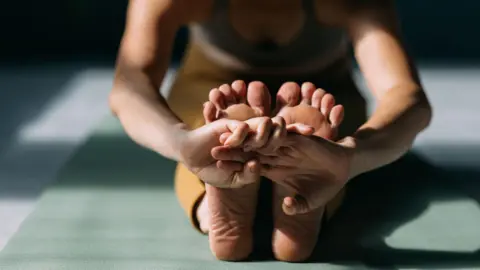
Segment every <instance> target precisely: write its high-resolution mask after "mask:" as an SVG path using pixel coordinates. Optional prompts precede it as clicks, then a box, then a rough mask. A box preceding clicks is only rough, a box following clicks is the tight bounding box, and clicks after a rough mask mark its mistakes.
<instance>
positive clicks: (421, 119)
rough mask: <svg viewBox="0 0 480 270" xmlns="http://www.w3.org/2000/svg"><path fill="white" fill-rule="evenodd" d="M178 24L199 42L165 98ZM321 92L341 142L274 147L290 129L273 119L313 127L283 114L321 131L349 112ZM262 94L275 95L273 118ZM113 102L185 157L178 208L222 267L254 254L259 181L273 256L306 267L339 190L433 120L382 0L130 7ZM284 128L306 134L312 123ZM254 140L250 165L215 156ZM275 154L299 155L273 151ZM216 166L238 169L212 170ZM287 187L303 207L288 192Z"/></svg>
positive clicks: (159, 1)
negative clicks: (357, 76)
mask: <svg viewBox="0 0 480 270" xmlns="http://www.w3.org/2000/svg"><path fill="white" fill-rule="evenodd" d="M183 25H189V26H190V30H191V41H190V44H189V46H188V48H187V50H186V54H185V56H184V60H183V63H182V65H181V67H180V69H179V70H178V73H177V77H176V79H175V82H174V84H173V86H172V90H171V95H170V96H169V97H168V100H165V99H163V97H161V96H160V94H159V92H158V89H159V87H160V85H161V83H162V81H163V78H164V75H165V71H166V69H167V67H168V64H169V60H170V56H171V50H172V46H173V41H174V37H175V34H176V32H177V30H178V29H179V28H180V27H181V26H183ZM349 41H350V42H349ZM350 44H351V45H352V47H353V50H354V53H355V57H356V60H357V62H358V64H359V67H360V69H361V71H362V73H363V75H364V77H365V79H366V81H367V83H368V86H369V88H370V90H371V91H372V93H373V95H374V97H375V98H376V101H377V104H378V105H377V108H376V110H375V111H374V113H373V114H372V116H371V117H370V118H369V119H368V120H367V119H366V112H365V102H364V100H363V98H362V97H361V95H360V94H359V92H358V90H357V87H356V86H355V84H354V82H353V80H352V75H351V68H350V66H351V64H350V62H349V59H348V46H349V45H350ZM237 80H241V81H237ZM232 82H233V83H232ZM307 82H308V83H307ZM217 87H218V88H217ZM316 87H321V88H323V89H326V90H327V91H328V92H330V93H331V94H333V95H334V96H335V100H336V102H337V103H339V104H342V105H343V106H344V108H345V111H346V113H345V117H344V119H343V123H342V126H341V127H340V129H339V131H338V136H337V137H336V138H335V141H328V140H322V139H319V138H317V137H315V138H316V139H312V137H307V136H295V135H291V136H290V135H289V136H278V137H274V138H273V139H272V140H269V139H268V138H269V136H270V135H268V134H271V133H272V132H274V131H273V130H277V128H272V126H275V125H276V126H277V127H280V129H281V130H286V127H285V126H283V125H282V123H281V121H283V120H278V118H272V119H270V118H269V117H268V116H272V117H273V116H275V115H276V113H277V112H278V113H280V116H283V118H285V117H286V118H290V120H291V121H290V122H289V123H286V124H295V122H298V123H304V124H308V125H310V126H315V123H309V119H308V117H307V118H305V115H304V114H302V113H301V110H297V111H295V110H293V111H288V110H287V111H285V108H286V107H297V106H300V105H301V104H306V106H307V107H308V108H316V109H317V110H316V113H313V114H315V115H318V117H319V118H322V117H323V118H322V119H323V120H322V121H324V123H327V122H328V121H327V122H325V119H328V118H330V121H329V122H328V124H329V125H330V126H328V125H323V126H326V127H327V128H330V129H331V130H332V131H334V132H333V133H336V130H335V129H337V128H338V124H340V121H341V120H342V119H341V114H342V112H341V110H342V109H341V107H340V109H338V108H339V107H336V108H337V109H335V110H333V103H334V102H333V98H332V96H330V95H326V94H325V92H324V91H323V90H321V89H318V90H317V88H316ZM211 89H213V90H212V91H211V92H210V90H211ZM267 89H269V90H270V91H272V92H271V94H273V95H276V96H277V98H276V101H277V102H276V104H274V106H273V107H275V108H276V110H275V111H274V113H273V114H271V112H270V109H269V108H270V103H269V102H270V97H269V95H270V93H269V92H270V91H268V90H267ZM277 92H278V93H277ZM320 96H321V97H320ZM325 96H327V98H325ZM314 97H316V98H314ZM324 98H325V100H326V101H323V100H324ZM315 100H316V101H315ZM205 101H208V102H207V103H206V104H205V108H202V105H203V104H204V102H205ZM245 101H246V104H249V106H247V107H245V106H243V107H242V108H240V109H238V108H237V109H235V110H237V112H235V113H232V114H233V115H235V114H236V113H238V111H242V110H243V111H244V112H245V111H246V112H247V113H244V115H242V116H234V117H231V115H230V117H228V113H229V111H228V110H229V109H231V106H232V105H235V104H237V103H242V102H245ZM110 104H111V108H112V110H113V111H114V113H115V114H116V115H117V116H118V118H119V119H120V121H121V123H122V124H123V126H124V128H125V130H126V132H127V133H128V134H129V135H130V136H131V138H132V139H133V140H135V141H136V142H137V143H138V144H140V145H142V146H144V147H147V148H149V149H151V150H153V151H155V152H157V153H159V154H160V155H162V156H165V157H167V158H171V159H173V160H176V161H178V162H179V166H178V168H177V174H176V179H175V187H176V192H177V195H178V197H179V200H180V202H181V205H182V207H183V208H184V209H185V211H186V212H187V215H188V216H189V217H190V219H191V221H192V223H193V224H194V226H195V227H196V228H197V229H199V230H201V231H202V232H205V233H207V232H208V233H209V238H210V246H211V249H212V251H213V253H214V254H215V255H216V257H217V258H219V259H223V260H241V259H244V258H246V257H247V256H248V255H249V254H250V252H251V250H252V243H253V240H254V239H252V233H251V228H252V224H253V216H254V215H255V206H256V202H257V194H258V186H259V184H258V183H259V182H260V181H259V177H260V174H261V175H263V176H265V177H267V178H269V179H270V180H272V181H273V182H274V183H275V184H274V185H273V192H274V196H273V197H274V200H273V206H274V207H273V208H274V213H273V215H274V229H273V243H272V248H273V251H274V254H275V256H276V257H277V258H278V259H280V260H285V261H301V260H304V259H306V258H308V257H309V256H310V254H311V252H312V250H313V247H314V245H315V241H316V235H317V234H318V232H319V229H320V227H319V225H320V221H321V219H322V218H323V217H324V216H327V217H329V216H331V214H332V213H333V212H334V211H335V209H336V206H337V205H338V204H339V203H338V202H340V201H341V194H342V192H341V190H343V186H344V185H345V184H346V183H347V182H348V181H349V180H350V179H352V178H354V176H356V175H358V174H361V173H365V172H368V171H370V170H373V169H376V168H378V167H381V166H383V165H386V164H388V163H390V162H392V161H394V160H396V159H398V158H399V157H400V156H402V155H403V154H404V153H405V152H406V151H407V150H408V149H409V148H410V146H411V145H412V143H413V141H414V139H415V137H416V135H417V134H418V133H419V132H421V131H422V130H423V129H424V128H426V127H427V126H428V124H429V122H430V119H431V109H430V105H429V102H428V100H427V98H426V95H425V93H424V91H423V89H422V87H421V84H420V82H419V79H418V77H417V75H416V70H415V68H414V66H413V65H412V63H411V62H410V60H409V58H408V56H407V54H406V52H405V50H404V48H403V46H402V43H401V41H400V38H399V31H398V27H397V24H396V17H395V12H394V7H393V4H392V3H391V2H389V1H377V0H363V1H351V0H336V1H335V0H261V1H256V0H230V1H229V0H182V1H174V0H136V1H134V0H132V1H130V5H129V8H128V15H127V24H126V29H125V33H124V36H123V39H122V42H121V46H120V50H119V55H118V61H117V67H116V76H115V81H114V87H113V90H112V92H111V96H110ZM315 104H316V105H315ZM322 104H324V105H322ZM304 107H305V106H304ZM249 108H250V109H252V110H249ZM297 109H298V108H297ZM235 110H233V109H232V111H235ZM202 111H203V112H204V115H205V118H206V120H207V121H205V119H204V115H203V114H202ZM332 114H333V115H332ZM225 115H227V117H223V118H224V119H220V120H218V118H222V117H220V116H225ZM237 115H238V114H237ZM226 118H234V119H235V120H234V119H226ZM249 118H252V119H250V120H248V121H247V122H246V123H244V122H242V121H239V120H246V119H249ZM310 120H311V119H310ZM249 121H250V122H249ZM336 122H338V123H336ZM205 123H206V124H205ZM289 128H290V129H293V130H294V131H296V132H297V133H300V134H303V135H309V134H311V133H309V131H308V128H307V127H305V126H303V127H302V126H297V127H295V126H290V127H289ZM246 132H250V133H254V134H257V135H258V136H257V137H256V138H257V141H256V145H254V147H251V148H254V149H249V150H257V152H256V154H254V155H253V156H248V158H247V157H246V156H244V155H243V154H242V153H245V151H244V152H242V153H240V152H238V151H237V150H232V149H230V150H231V151H230V150H229V149H226V148H221V147H222V146H221V145H220V143H219V140H220V139H222V138H223V139H225V138H227V137H228V138H233V139H231V140H230V141H229V143H231V145H230V146H245V141H244V139H245V134H246ZM316 132H317V134H315V135H318V136H320V137H325V138H327V139H334V138H333V137H331V138H328V136H324V135H325V132H324V131H321V132H318V129H317V130H316ZM322 132H323V133H322ZM327 133H328V132H327ZM333 133H331V135H332V134H333ZM222 134H224V135H222ZM229 134H233V135H232V136H229ZM266 134H267V135H266ZM283 134H284V133H283ZM221 136H223V137H222V138H220V137H221ZM270 146H271V147H273V148H271V147H270ZM218 147H220V148H218ZM265 147H266V148H265ZM269 147H270V149H279V148H282V147H283V148H284V149H291V150H292V151H291V152H290V153H284V152H278V151H273V152H270V153H266V152H265V151H264V150H265V149H267V148H269ZM212 149H217V150H218V151H217V150H216V151H213V150H212ZM222 149H223V150H222ZM262 149H263V150H262ZM222 151H223V152H222ZM229 151H230V152H229ZM262 151H263V152H262ZM267 154H268V155H267ZM212 155H213V156H212ZM214 157H215V159H214ZM249 158H252V159H253V160H250V161H249ZM216 160H222V162H224V164H227V165H228V164H230V165H232V164H236V165H235V166H233V167H235V168H233V167H232V166H224V167H222V166H217V165H218V164H217V163H216ZM326 160H327V161H328V162H325V161H326ZM232 161H237V162H236V163H235V162H233V163H232ZM239 161H240V164H242V165H241V166H240V167H238V165H239V164H238V162H239ZM229 162H230V163H229ZM182 164H183V165H182ZM259 164H260V165H262V164H263V165H270V166H269V167H268V168H269V169H261V168H265V167H264V166H260V165H259ZM325 164H329V165H328V166H326V165H325ZM302 166H303V167H302ZM313 168H317V169H319V170H316V169H313ZM306 171H308V173H302V172H306ZM282 175H288V176H289V177H288V179H286V178H285V177H284V176H282ZM200 179H201V180H200ZM317 180H318V181H317ZM229 181H230V182H229ZM293 186H297V190H296V192H297V193H302V192H303V194H301V195H304V196H303V197H298V198H304V200H303V201H302V200H300V199H299V200H297V199H298V198H292V197H291V196H289V194H292V190H289V189H288V187H293ZM206 190H207V192H206ZM307 191H308V192H307ZM205 192H206V194H205ZM307 193H308V194H307ZM260 194H261V193H260ZM284 197H285V198H284ZM259 198H260V199H261V198H262V195H259ZM289 207H290V208H291V209H289ZM325 209H326V212H327V214H326V215H324V212H325ZM302 228H303V229H302ZM299 232H302V233H299ZM303 232H304V233H303ZM312 239H315V240H312Z"/></svg>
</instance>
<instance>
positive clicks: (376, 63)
mask: <svg viewBox="0 0 480 270" xmlns="http://www.w3.org/2000/svg"><path fill="white" fill-rule="evenodd" d="M359 2H360V3H362V2H363V4H358V6H355V7H353V8H352V10H353V11H352V12H351V14H350V16H349V19H348V29H349V32H350V34H351V38H352V40H353V45H354V51H355V56H356V59H357V62H358V63H359V66H360V69H361V71H362V73H363V75H364V77H365V79H366V81H367V84H368V86H369V88H370V90H371V91H372V93H373V95H374V97H375V99H376V101H377V107H376V109H375V111H374V113H373V115H372V116H371V118H370V119H369V120H368V121H367V122H366V123H365V124H364V125H362V126H361V127H360V128H359V129H358V131H357V132H356V133H355V134H354V135H353V136H351V137H349V138H345V139H344V140H343V141H342V142H341V143H342V144H344V145H346V146H348V147H352V148H353V149H354V154H353V160H352V169H351V176H355V175H358V174H361V173H364V172H367V171H370V170H373V169H375V168H378V167H381V166H383V165H386V164H388V163H391V162H393V161H395V160H396V159H398V158H399V157H401V156H402V155H403V154H405V153H406V151H408V149H409V148H410V147H411V146H412V144H413V141H414V139H415V137H416V136H417V134H419V133H420V132H421V131H422V130H423V129H424V128H426V127H427V126H428V124H429V123H430V120H431V117H432V110H431V107H430V104H429V102H428V99H427V97H426V95H425V93H424V91H423V89H422V86H421V83H420V80H419V79H418V75H417V71H416V70H415V67H414V66H413V64H412V62H411V61H410V59H409V57H408V56H407V54H406V52H405V50H404V48H403V47H402V43H401V41H400V38H399V30H398V27H397V25H396V17H395V12H394V8H393V5H392V4H391V3H389V2H390V1H359ZM365 2H367V3H365ZM368 2H371V3H372V4H369V3H368Z"/></svg>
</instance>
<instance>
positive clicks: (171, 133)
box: [110, 0, 431, 259]
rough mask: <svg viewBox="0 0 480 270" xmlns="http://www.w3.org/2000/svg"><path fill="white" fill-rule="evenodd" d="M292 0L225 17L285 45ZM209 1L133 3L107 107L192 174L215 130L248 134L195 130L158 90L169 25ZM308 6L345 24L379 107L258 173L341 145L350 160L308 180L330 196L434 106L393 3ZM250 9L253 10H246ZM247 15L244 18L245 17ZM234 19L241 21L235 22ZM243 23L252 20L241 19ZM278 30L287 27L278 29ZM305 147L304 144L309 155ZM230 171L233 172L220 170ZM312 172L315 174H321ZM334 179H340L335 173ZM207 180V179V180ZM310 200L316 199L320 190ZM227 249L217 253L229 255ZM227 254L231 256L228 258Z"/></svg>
mask: <svg viewBox="0 0 480 270" xmlns="http://www.w3.org/2000/svg"><path fill="white" fill-rule="evenodd" d="M294 2H295V1H293V2H292V1H282V2H281V3H280V2H278V1H272V0H269V1H253V0H251V1H247V0H245V1H244V2H243V1H235V3H234V5H235V8H234V11H235V13H237V12H238V13H237V14H236V15H234V16H233V17H235V18H233V19H232V18H231V20H232V22H233V25H234V27H235V29H236V30H237V32H240V34H241V35H242V36H244V37H246V38H247V39H248V40H249V41H251V42H255V41H258V40H262V39H264V38H269V39H272V40H275V41H277V42H278V43H288V42H287V41H288V40H290V39H291V37H292V36H295V32H296V31H297V28H298V25H299V24H301V17H302V15H301V14H299V12H298V8H293V7H292V5H293V6H298V3H294ZM239 3H240V4H239ZM212 4H213V1H212V0H200V1H197V0H184V1H173V0H146V1H130V4H129V8H128V15H127V17H128V18H127V25H126V29H125V33H124V36H123V38H122V44H121V46H120V50H119V54H118V55H119V56H118V61H117V67H116V73H115V81H114V86H113V90H112V92H111V95H110V106H111V108H112V111H113V112H114V113H115V114H116V115H117V117H118V118H119V119H120V121H121V123H122V125H123V127H124V128H125V130H126V132H127V134H128V135H129V136H130V137H131V138H132V139H133V140H134V141H136V142H137V143H138V144H139V145H142V146H144V147H146V148H149V149H151V150H152V151H155V152H156V153H158V154H160V155H162V156H165V157H167V158H170V159H173V160H176V161H179V162H183V163H184V164H186V165H187V166H188V167H189V168H192V169H193V170H196V171H197V172H202V168H204V167H209V168H211V169H212V170H213V169H214V167H213V166H211V165H215V163H214V162H213V163H212V162H211V160H209V161H208V163H205V161H204V160H203V158H204V157H208V156H209V153H210V149H208V147H212V146H215V145H217V142H218V139H219V136H220V135H219V134H221V133H225V132H227V133H228V132H230V133H235V134H237V135H236V138H237V142H236V143H238V144H237V145H239V144H241V139H242V137H243V136H244V135H245V134H246V133H245V132H247V133H250V132H251V131H249V129H248V125H246V124H241V123H240V122H238V121H237V122H235V121H233V120H229V121H227V120H226V119H221V120H218V121H214V122H212V123H210V124H207V125H206V126H204V127H201V128H199V129H194V130H192V129H190V128H189V127H187V126H186V125H185V124H184V123H183V122H182V120H181V119H179V117H177V115H175V113H173V112H172V110H171V109H170V108H169V107H168V105H167V104H166V101H165V99H164V98H163V97H162V96H161V95H160V94H159V93H158V89H159V87H160V85H161V83H162V81H163V77H164V75H165V71H166V69H167V67H168V63H169V59H170V56H171V54H170V52H171V48H172V46H173V41H174V37H175V33H176V31H177V30H178V29H179V28H180V27H181V26H183V25H187V24H191V23H194V22H199V21H202V20H205V19H207V18H208V17H209V14H210V11H211V10H212V9H211V7H212ZM289 5H290V6H289ZM315 11H316V14H317V18H318V20H319V21H320V22H322V23H323V24H325V25H335V26H337V27H340V28H343V29H345V31H346V32H348V34H349V36H350V39H351V41H352V44H353V49H354V52H355V57H356V59H357V61H358V63H359V66H360V69H361V71H362V73H363V75H364V77H365V79H366V81H367V84H368V86H369V88H370V89H371V91H372V93H373V95H374V97H375V98H376V103H377V104H378V106H377V108H376V110H375V111H374V113H373V115H372V117H371V118H370V119H369V120H368V121H367V122H366V123H364V125H362V126H361V127H360V128H359V129H358V131H357V132H356V133H355V134H352V135H351V136H350V137H348V140H341V143H338V144H337V143H335V144H329V143H326V142H322V141H321V140H317V141H315V140H306V139H303V140H301V141H300V142H301V143H305V142H308V143H305V145H306V146H305V145H303V144H302V145H301V146H302V147H304V148H305V149H307V150H312V151H311V153H314V154H315V155H316V156H315V155H311V156H309V155H305V159H303V160H304V161H308V160H311V161H312V162H310V163H309V164H306V163H300V162H299V160H300V156H295V157H289V156H287V155H284V156H283V157H281V156H279V157H278V158H276V159H270V160H269V159H266V160H265V163H267V164H271V165H272V166H273V169H272V170H271V171H268V172H265V173H264V174H265V175H266V176H267V177H269V178H271V179H274V178H276V176H278V175H280V174H281V173H286V171H285V170H281V169H279V168H278V167H275V165H278V162H280V161H281V162H283V164H290V165H292V163H293V165H296V166H297V165H302V166H303V165H305V166H306V165H309V166H310V165H311V167H312V168H314V167H317V168H318V167H321V166H325V165H322V163H318V164H317V163H314V162H313V159H312V157H315V158H317V159H323V160H330V159H332V160H336V159H338V157H341V156H344V153H345V149H347V148H348V151H347V152H348V153H351V156H350V154H349V158H348V159H346V160H348V162H341V163H338V164H337V163H333V164H331V165H332V166H333V167H332V168H335V170H334V171H332V175H331V176H332V177H331V178H329V179H322V181H323V182H321V183H317V184H316V185H313V186H315V187H317V189H315V190H317V191H319V190H321V191H322V192H323V193H322V194H321V195H322V196H317V197H324V198H328V197H332V196H334V193H335V192H337V191H338V190H339V187H340V186H341V185H342V184H343V183H344V182H345V181H347V180H348V179H349V178H351V177H352V176H354V175H357V174H360V173H364V172H368V171H370V170H373V169H376V168H378V167H381V166H383V165H386V164H388V163H390V162H392V161H394V160H396V159H398V158H399V157H400V156H401V155H403V154H404V153H405V152H406V151H407V150H408V149H409V147H410V146H411V144H412V142H413V140H414V139H415V137H416V136H417V134H418V133H420V132H421V131H422V130H423V129H424V128H426V127H427V126H428V124H429V122H430V119H431V108H430V105H429V102H428V99H427V97H426V96H425V93H424V91H423V89H422V86H421V84H420V81H419V80H418V77H417V74H416V70H415V67H414V65H413V64H412V62H411V61H410V59H409V57H408V55H407V53H406V51H405V49H404V48H403V45H402V42H401V40H400V37H399V31H398V29H397V25H396V17H395V12H394V8H393V5H392V4H391V1H374V0H372V1H336V0H335V1H332V0H318V1H316V9H315ZM252 12H254V13H255V14H256V15H255V16H254V15H252V14H253V13H252ZM292 12H293V13H294V14H292ZM247 14H248V15H249V16H242V15H247ZM279 14H280V15H279ZM282 14H283V15H282ZM332 14H334V16H332ZM285 16H293V17H295V20H294V21H293V23H291V24H290V25H288V29H286V27H285V24H283V25H280V24H279V23H278V22H282V23H284V22H285V20H284V18H285ZM239 18H244V19H243V20H239ZM250 22H251V24H248V23H250ZM289 23H290V22H289ZM278 29H280V31H279V30H278ZM284 29H286V31H283V30H284ZM283 35H284V36H283ZM312 38H315V37H312ZM204 50H205V51H208V50H209V49H207V48H205V49H204ZM226 62H228V61H223V62H222V64H225V67H227V66H228V63H226ZM253 68H254V67H253ZM326 68H327V69H328V68H329V67H326ZM319 72H320V71H319ZM347 110H348V108H347ZM221 121H223V122H221ZM265 123H267V122H265ZM344 139H346V138H344ZM347 141H348V142H353V143H348V145H345V143H344V142H347ZM290 142H291V141H288V140H287V141H286V142H285V144H287V145H288V143H290ZM314 146H315V147H314ZM289 147H290V148H292V147H295V145H289ZM308 147H310V148H311V149H310V148H308ZM192 149H194V150H195V151H192ZM305 149H303V150H305ZM313 149H316V150H318V151H313ZM322 149H324V150H325V149H328V151H322ZM307 150H305V151H303V152H305V153H306V152H308V151H307ZM299 152H302V151H299ZM308 153H310V152H308ZM236 154H237V155H238V153H236ZM232 159H233V158H230V159H228V160H232ZM248 164H251V163H248V162H247V163H246V165H248ZM280 164H282V163H280ZM237 166H238V164H237ZM220 167H221V166H220ZM297 167H298V166H297ZM217 169H219V171H216V172H219V173H225V171H221V170H220V168H217ZM247 169H248V168H247V167H242V168H241V169H240V170H239V169H238V167H237V168H236V170H233V171H231V172H232V173H234V174H232V175H233V176H235V177H230V178H225V179H227V180H233V179H251V178H250V177H245V176H244V175H243V176H242V175H238V174H237V172H238V171H242V170H247ZM306 169H308V168H307V167H301V166H300V167H298V168H297V169H296V170H294V169H289V172H288V173H289V175H292V177H293V178H295V177H297V178H298V175H299V174H300V173H301V172H302V170H303V171H305V170H306ZM324 169H328V168H324ZM247 171H249V170H247ZM343 171H349V172H350V176H348V177H347V176H345V175H342V176H339V175H336V174H339V173H340V172H343ZM212 175H213V174H212ZM227 175H231V174H228V173H227ZM199 176H200V177H203V176H202V175H199ZM207 178H208V176H207ZM347 178H348V179H347ZM225 179H224V180H225ZM312 179H313V180H318V178H312ZM338 179H341V180H342V181H337V180H338ZM211 180H212V179H210V180H209V179H205V181H207V182H210V183H213V182H214V181H211ZM217 180H218V179H217ZM279 181H280V180H279ZM233 182H236V183H238V182H239V181H230V182H228V181H223V182H222V181H220V184H221V185H227V186H228V185H231V184H232V183H233ZM297 182H298V181H297ZM338 182H340V183H341V184H338ZM312 183H313V182H312ZM325 183H334V184H332V185H330V186H335V188H325V189H318V187H325V186H328V185H325ZM217 184H218V183H217ZM244 184H245V183H244ZM313 186H310V187H313ZM327 193H328V194H327ZM315 194H316V195H318V194H317V193H315ZM315 199H316V200H318V198H315ZM323 203H324V202H323V201H316V203H315V204H313V200H312V205H315V207H314V208H317V207H321V206H322V204H323ZM307 210H311V209H306V210H305V209H304V211H300V212H302V213H303V212H308V211H307ZM298 212H299V211H298V210H296V211H294V213H298ZM229 255H232V254H229ZM233 255H234V254H233ZM227 257H228V256H226V257H223V258H226V259H229V258H227ZM234 257H235V256H232V258H233V259H235V258H234Z"/></svg>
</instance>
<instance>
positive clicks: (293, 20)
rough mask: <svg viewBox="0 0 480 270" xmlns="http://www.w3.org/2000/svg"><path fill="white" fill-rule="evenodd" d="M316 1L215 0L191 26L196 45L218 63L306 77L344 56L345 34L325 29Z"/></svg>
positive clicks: (339, 30) (332, 29) (239, 68)
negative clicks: (294, 73)
mask: <svg viewBox="0 0 480 270" xmlns="http://www.w3.org/2000/svg"><path fill="white" fill-rule="evenodd" d="M315 1H318V0H214V1H213V7H212V8H211V9H210V14H209V16H208V18H207V19H206V20H203V21H201V22H197V23H193V24H192V25H191V32H192V38H193V42H195V43H197V44H198V45H200V46H201V47H202V48H203V50H204V51H205V53H206V54H207V55H208V56H209V57H210V58H212V60H215V61H216V62H218V63H219V64H221V65H223V66H225V67H227V68H231V69H237V70H243V71H244V70H249V71H252V72H269V73H283V72H296V73H297V72H298V73H304V72H305V73H306V72H312V71H319V70H322V69H326V68H328V66H329V65H333V63H336V62H338V60H339V59H342V58H345V56H346V54H347V45H348V43H347V36H346V34H345V32H344V31H343V30H342V29H340V28H336V27H333V26H332V25H329V26H327V25H326V24H325V22H324V21H322V18H321V16H319V15H318V10H319V8H320V7H319V6H318V5H319V4H318V3H317V2H315Z"/></svg>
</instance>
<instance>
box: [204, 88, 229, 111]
mask: <svg viewBox="0 0 480 270" xmlns="http://www.w3.org/2000/svg"><path fill="white" fill-rule="evenodd" d="M208 99H209V100H210V102H212V103H213V105H215V107H216V108H217V110H218V111H220V110H224V109H226V108H227V105H226V100H225V96H224V95H223V93H222V92H221V91H220V90H218V88H214V89H212V90H210V93H209V94H208Z"/></svg>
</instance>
